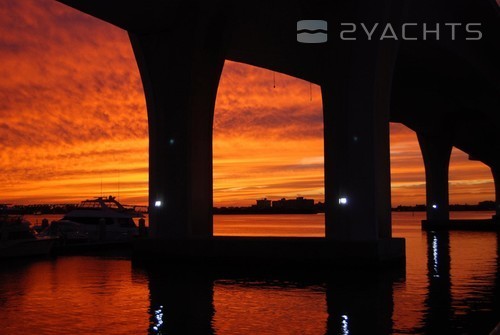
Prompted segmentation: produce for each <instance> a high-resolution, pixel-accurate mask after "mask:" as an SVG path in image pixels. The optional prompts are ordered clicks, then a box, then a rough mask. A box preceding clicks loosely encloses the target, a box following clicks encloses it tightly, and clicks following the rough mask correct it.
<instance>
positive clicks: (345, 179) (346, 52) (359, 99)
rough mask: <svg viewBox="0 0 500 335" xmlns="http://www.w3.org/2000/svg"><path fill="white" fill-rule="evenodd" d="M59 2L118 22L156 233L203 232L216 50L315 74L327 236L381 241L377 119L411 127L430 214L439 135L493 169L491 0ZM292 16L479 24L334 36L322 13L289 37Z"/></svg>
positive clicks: (384, 141)
mask: <svg viewBox="0 0 500 335" xmlns="http://www.w3.org/2000/svg"><path fill="white" fill-rule="evenodd" d="M61 2H63V3H66V4H68V5H70V6H73V7H75V8H77V9H80V10H82V11H84V12H86V13H89V14H91V15H94V16H96V17H99V18H101V19H103V20H106V21H108V22H111V23H112V24H115V25H117V26H119V27H121V28H123V29H126V30H127V31H128V32H129V35H130V40H131V42H132V46H133V48H134V52H135V54H136V58H137V62H138V65H139V69H140V72H141V76H142V79H143V86H144V90H145V94H146V102H147V108H148V120H149V131H150V178H149V180H150V187H149V192H150V194H149V195H150V228H151V235H152V237H154V238H156V239H162V240H163V239H169V240H171V241H172V240H179V241H197V242H193V243H194V244H193V243H191V242H190V243H191V244H190V245H202V244H203V243H212V242H200V241H202V240H206V239H209V240H210V239H211V237H212V235H213V234H212V232H213V230H212V187H213V186H212V121H213V109H214V105H215V99H216V93H217V86H218V82H219V78H220V74H221V72H222V68H223V64H224V61H225V60H226V59H229V60H234V61H238V62H243V63H247V64H252V65H255V66H260V67H264V68H267V69H270V70H274V71H279V72H282V73H286V74H289V75H292V76H295V77H298V78H302V79H305V80H309V81H311V82H314V83H316V84H318V85H321V88H322V96H323V109H324V140H325V193H326V196H325V204H326V240H327V241H330V242H331V243H334V241H335V243H346V242H352V243H379V242H380V243H382V244H384V243H385V242H381V241H391V237H392V235H391V214H390V205H391V202H390V157H389V122H390V121H393V122H401V123H404V124H405V125H407V126H408V127H410V128H411V129H413V130H415V131H416V132H417V134H418V137H419V141H420V143H421V146H422V151H423V154H424V161H425V166H426V177H427V181H428V188H427V191H428V197H429V196H431V197H432V196H433V197H434V198H432V199H430V200H428V202H429V206H431V205H432V204H433V203H438V204H439V206H437V208H439V210H438V211H437V213H436V212H433V211H432V210H431V209H430V208H429V214H430V215H431V219H432V215H434V217H436V218H439V219H442V218H444V217H445V216H446V215H447V202H448V199H447V197H448V189H447V187H448V183H447V169H448V165H447V164H448V163H449V152H450V151H451V147H452V146H456V147H458V148H460V149H461V150H463V151H465V152H466V153H468V154H470V155H471V157H474V159H478V160H481V161H483V162H484V163H486V164H488V165H489V166H491V167H492V169H496V170H495V171H498V166H500V165H498V163H497V161H498V158H497V156H498V152H499V149H500V142H499V135H498V134H499V130H500V129H499V128H500V119H499V117H500V116H499V115H498V111H499V110H500V108H499V107H500V102H499V97H500V94H499V93H500V85H499V82H498V78H500V74H499V68H498V64H497V60H498V59H500V54H499V50H498V48H497V43H498V41H499V40H500V29H499V20H498V8H497V7H495V6H494V3H493V2H492V1H489V0H481V1H477V0H459V1H442V2H439V3H436V2H435V1H431V0H427V1H406V2H402V1H386V2H384V3H375V2H373V1H367V0H358V1H336V2H334V3H330V2H326V1H319V0H318V1H305V0H300V1H299V0H297V1H284V0H277V1H263V0H261V1H254V2H252V3H246V2H245V3H243V2H238V3H235V2H229V1H225V0H220V1H206V2H202V1H199V2H198V1H168V2H162V3H159V2H156V1H131V2H126V3H124V2H121V1H120V2H119V1H117V0H113V1H106V2H98V1H81V0H62V1H61ZM304 18H305V19H310V18H315V19H323V20H327V21H328V22H329V23H330V25H331V26H332V25H334V23H338V22H358V23H359V22H364V23H366V24H372V25H373V24H374V23H375V22H391V23H392V24H394V25H395V26H398V24H401V23H402V22H407V21H409V22H417V23H423V22H427V23H437V22H480V23H481V24H482V27H483V29H484V31H485V33H484V34H483V38H482V39H481V40H480V41H474V42H472V41H465V40H461V39H460V40H458V39H457V41H453V42H450V41H441V40H440V41H430V40H429V41H399V40H398V41H394V40H385V41H380V40H376V39H374V40H370V41H368V40H367V39H366V38H358V40H356V41H341V40H340V39H339V38H338V36H336V35H335V34H336V33H337V29H338V27H337V28H334V27H331V26H330V27H331V28H329V34H330V35H329V41H328V43H325V44H300V43H297V41H296V35H295V31H296V22H297V20H299V19H304ZM360 30H361V29H360ZM358 37H362V34H361V33H360V34H358ZM340 198H346V199H347V203H346V204H344V203H340V202H339V199H340ZM159 201H161V204H162V205H161V206H159V207H155V204H156V203H157V202H159ZM211 240H213V239H211ZM240 242H241V241H240ZM216 243H219V242H216ZM221 243H226V242H221ZM391 245H398V246H399V247H395V249H394V250H393V249H391V248H388V249H385V250H390V252H389V253H390V254H392V255H393V256H395V257H396V258H397V257H401V255H403V257H404V243H399V242H396V243H395V244H391ZM210 248H212V249H211V250H214V249H213V248H214V246H213V245H212V246H211V247H210ZM252 248H254V250H255V251H256V252H257V249H258V247H252ZM401 248H403V251H402V250H401ZM183 250H184V249H183ZM190 250H191V249H190ZM193 250H196V247H194V249H193ZM203 250H204V251H203V252H205V251H206V249H203ZM231 250H233V251H234V250H237V248H236V247H234V248H233V249H231ZM325 250H326V249H325ZM325 250H323V252H327V251H325ZM328 250H330V249H328ZM367 250H368V249H367ZM186 252H187V253H192V252H193V251H192V250H191V251H189V252H188V251H186ZM368 253H369V251H366V254H368ZM375 254H377V253H375ZM380 255H382V254H380ZM386 256H387V255H386ZM386 256H380V257H379V258H380V259H382V258H387V257H386ZM377 257H378V256H377ZM389 258H391V257H389Z"/></svg>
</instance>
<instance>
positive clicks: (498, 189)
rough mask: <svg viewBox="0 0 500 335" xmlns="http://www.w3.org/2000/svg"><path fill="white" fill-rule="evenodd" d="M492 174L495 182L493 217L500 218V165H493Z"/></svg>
mask: <svg viewBox="0 0 500 335" xmlns="http://www.w3.org/2000/svg"><path fill="white" fill-rule="evenodd" d="M491 174H492V175H493V182H494V183H495V215H494V216H493V218H495V219H497V220H499V219H500V167H499V166H497V165H495V166H491Z"/></svg>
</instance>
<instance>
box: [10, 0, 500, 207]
mask: <svg viewBox="0 0 500 335" xmlns="http://www.w3.org/2000/svg"><path fill="white" fill-rule="evenodd" d="M0 17H2V20H1V21H0V78H2V80H1V81H0V143H1V150H0V171H1V174H0V202H15V203H20V202H21V203H34V202H37V203H41V202H78V201H79V200H81V199H83V198H87V197H91V196H96V195H100V193H101V183H102V185H103V190H104V192H105V193H115V194H116V193H117V191H118V189H119V190H120V195H121V197H122V199H123V201H125V202H128V203H131V202H135V203H139V204H140V203H146V202H147V187H148V184H147V183H148V176H147V169H148V139H147V138H148V129H147V115H146V106H145V99H144V94H143V89H142V85H141V80H140V76H139V71H138V69H137V65H136V62H135V59H134V55H133V52H132V48H131V46H130V42H129V40H128V37H127V34H126V32H125V31H123V30H121V29H119V28H116V27H113V26H111V25H109V24H107V23H105V22H102V21H100V20H98V19H95V18H92V17H90V16H88V15H85V14H82V13H80V12H78V11H76V10H73V9H71V8H69V7H66V6H64V5H62V4H60V3H58V2H56V1H52V0H36V1H35V0H25V1H14V0H5V1H2V2H1V3H0ZM274 82H276V87H275V88H274V87H273V86H274ZM322 134H323V121H322V106H321V92H320V88H319V87H318V86H316V85H312V86H310V84H309V83H308V82H305V81H303V80H299V79H295V78H291V77H289V76H286V75H284V74H280V73H276V74H275V80H274V76H273V73H272V72H270V71H267V70H264V69H259V68H255V67H251V66H248V65H244V64H238V63H234V62H230V61H227V62H226V64H225V67H224V71H223V75H222V78H221V82H220V87H219V90H218V96H217V103H216V109H215V118H214V144H213V147H214V201H215V204H216V205H247V204H251V203H253V202H254V199H256V198H260V197H264V196H267V197H270V198H273V199H274V198H281V197H285V196H286V197H295V196H297V195H303V196H309V197H314V198H315V199H316V200H323V198H324V187H323V174H324V172H323V135H322ZM391 160H392V167H391V172H392V186H393V189H392V193H393V204H400V203H402V204H414V203H423V202H424V201H425V199H424V194H425V183H424V169H423V164H422V158H421V155H420V152H419V149H418V144H417V141H416V137H415V135H414V134H413V133H412V132H411V131H410V130H408V129H407V128H405V127H403V126H401V125H395V124H394V125H391ZM450 180H451V187H450V189H451V192H452V193H451V200H452V202H477V201H479V200H484V199H492V198H493V186H492V181H491V174H490V172H489V170H488V169H487V168H486V167H485V166H484V165H482V164H480V163H478V162H470V161H468V160H467V156H466V155H465V154H463V153H461V152H459V151H457V150H455V151H454V153H453V159H452V165H451V169H450Z"/></svg>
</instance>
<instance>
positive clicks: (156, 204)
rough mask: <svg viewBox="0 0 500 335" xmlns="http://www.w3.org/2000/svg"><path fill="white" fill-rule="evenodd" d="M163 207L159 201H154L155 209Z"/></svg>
mask: <svg viewBox="0 0 500 335" xmlns="http://www.w3.org/2000/svg"><path fill="white" fill-rule="evenodd" d="M162 205H163V203H162V201H161V200H156V201H155V207H161V206H162Z"/></svg>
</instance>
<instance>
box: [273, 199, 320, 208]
mask: <svg viewBox="0 0 500 335" xmlns="http://www.w3.org/2000/svg"><path fill="white" fill-rule="evenodd" d="M272 207H273V208H276V209H307V210H309V209H310V210H312V209H314V200H313V199H305V198H304V197H298V198H296V199H289V200H287V199H285V198H282V199H281V200H277V201H273V203H272Z"/></svg>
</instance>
